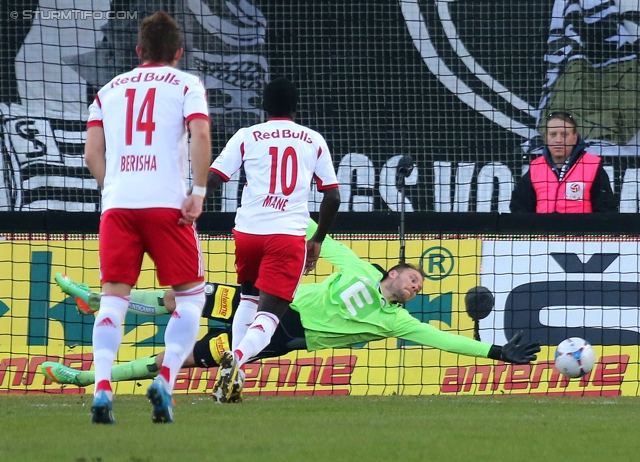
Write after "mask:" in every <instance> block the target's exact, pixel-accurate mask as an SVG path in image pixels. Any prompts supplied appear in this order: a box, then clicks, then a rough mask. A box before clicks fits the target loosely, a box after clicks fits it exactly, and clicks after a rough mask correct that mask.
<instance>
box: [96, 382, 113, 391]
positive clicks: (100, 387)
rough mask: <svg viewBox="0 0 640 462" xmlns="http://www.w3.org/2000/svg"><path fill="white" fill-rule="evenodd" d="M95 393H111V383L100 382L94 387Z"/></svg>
mask: <svg viewBox="0 0 640 462" xmlns="http://www.w3.org/2000/svg"><path fill="white" fill-rule="evenodd" d="M96 391H110V392H112V393H113V390H112V389H111V383H110V382H109V381H108V380H100V381H99V382H98V383H97V385H96Z"/></svg>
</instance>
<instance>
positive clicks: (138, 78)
mask: <svg viewBox="0 0 640 462" xmlns="http://www.w3.org/2000/svg"><path fill="white" fill-rule="evenodd" d="M139 82H164V83H170V84H171V85H180V80H179V79H176V75H175V74H172V73H170V72H169V73H168V74H164V75H163V74H158V75H156V73H155V72H139V73H138V75H135V76H133V77H131V78H129V77H118V78H117V79H114V80H113V81H112V82H111V88H113V87H117V86H118V85H124V84H125V83H139Z"/></svg>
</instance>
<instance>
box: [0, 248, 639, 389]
mask: <svg viewBox="0 0 640 462" xmlns="http://www.w3.org/2000/svg"><path fill="white" fill-rule="evenodd" d="M340 240H341V241H342V242H344V243H345V244H347V245H348V246H350V247H351V248H352V249H353V250H354V251H355V252H356V253H357V254H358V255H359V256H360V257H362V258H366V259H367V260H368V261H370V262H372V263H377V264H379V265H381V266H383V267H387V268H388V267H390V266H392V265H393V264H395V263H396V262H397V255H398V254H399V243H398V241H397V237H394V236H390V237H385V236H357V238H353V237H352V238H350V239H340ZM481 244H482V243H481V241H480V240H478V239H460V238H452V239H440V238H438V239H436V238H431V239H429V238H423V237H422V236H408V237H407V242H406V256H407V262H409V263H413V264H415V265H417V266H420V267H421V268H422V269H423V271H424V273H425V276H426V278H425V281H424V289H423V293H422V294H421V295H419V296H418V297H417V298H416V299H414V300H412V301H411V302H410V303H409V304H407V309H408V310H409V311H410V312H411V313H412V314H413V315H414V316H416V317H418V318H419V319H420V320H422V321H423V322H429V323H431V324H432V325H434V326H436V327H438V328H439V329H442V330H446V331H450V332H452V333H456V334H460V335H464V336H467V337H473V332H474V321H473V320H472V319H471V318H470V317H469V316H468V315H467V313H466V311H465V308H464V302H463V299H464V296H465V294H466V293H467V291H468V290H469V289H471V288H473V287H476V286H478V285H479V273H480V261H481ZM202 248H203V253H204V255H205V258H206V260H205V264H206V268H207V275H206V277H207V280H208V281H210V282H219V283H235V273H234V268H233V251H234V243H233V241H232V240H229V239H227V238H210V239H207V238H204V239H203V241H202ZM97 250H98V241H97V239H96V237H95V236H93V237H91V236H90V237H83V238H77V239H74V238H70V237H68V236H64V237H60V238H59V239H56V238H52V237H48V238H44V237H43V238H42V239H38V238H37V237H35V238H34V236H30V238H29V239H24V240H22V239H19V238H16V236H11V238H10V239H5V240H0V274H3V278H2V279H1V280H0V392H5V393H6V392H10V393H20V392H49V393H91V392H92V391H93V388H92V387H86V388H78V387H75V386H68V385H67V386H60V385H58V384H55V383H51V382H50V381H49V380H47V379H46V378H45V377H44V376H43V375H42V374H41V372H40V365H41V364H42V363H43V362H44V361H59V362H61V363H64V364H66V365H68V366H70V367H74V368H78V369H83V370H89V369H91V367H92V348H91V331H92V326H93V317H92V316H82V315H80V314H78V313H77V312H76V310H75V303H74V301H73V300H72V299H71V298H68V297H67V296H66V295H65V294H63V293H62V292H61V291H60V290H59V288H58V287H57V286H56V285H55V281H54V279H53V277H54V275H55V273H57V272H61V273H66V274H68V275H69V276H70V277H71V278H73V279H74V280H76V281H79V282H80V281H81V282H84V283H85V284H87V285H88V286H89V287H90V288H92V289H93V290H96V291H98V290H99V287H100V285H99V269H98V251H97ZM332 270H333V269H332V267H331V265H329V264H328V263H327V262H324V261H321V262H320V264H319V265H318V268H317V270H316V275H315V276H306V277H305V278H304V279H303V284H304V283H306V282H312V281H315V280H319V279H322V278H324V277H326V276H327V275H328V274H330V273H331V271H332ZM138 288H139V289H157V288H158V285H157V281H156V279H155V272H154V270H153V263H152V262H151V261H150V260H148V259H145V261H144V265H143V271H142V273H141V277H140V279H139V282H138ZM217 296H218V297H222V296H223V294H218V295H217ZM218 305H219V306H222V305H223V304H221V303H220V304H217V305H216V306H218ZM225 307H226V305H225ZM225 313H226V311H225ZM227 314H228V313H227ZM222 317H225V316H222ZM167 318H168V317H167V316H160V317H151V316H141V315H137V316H135V315H131V316H129V315H128V316H127V319H126V320H125V330H124V337H123V343H122V347H121V349H120V352H119V355H118V358H117V362H118V363H124V362H127V361H130V360H133V359H135V358H140V357H145V356H149V355H153V354H157V353H159V352H160V351H162V349H163V344H162V342H163V333H164V328H165V327H166V322H167ZM208 327H209V323H208V320H207V319H203V320H202V323H201V332H200V334H201V335H204V334H205V333H206V332H207V329H208ZM595 348H596V352H597V354H598V361H597V364H596V366H595V367H594V369H593V371H592V372H591V373H590V374H588V375H587V376H585V377H583V378H582V379H573V380H571V381H569V380H567V379H566V378H563V377H562V376H559V374H558V372H557V371H556V370H555V368H554V367H553V353H554V350H553V348H551V347H543V350H542V352H541V354H540V355H539V360H538V361H537V362H536V363H534V364H532V365H528V366H516V365H508V364H504V363H501V362H494V361H491V360H486V359H479V358H471V357H465V356H459V355H455V354H452V353H447V352H443V351H440V350H435V349H432V348H426V347H422V346H419V345H415V344H410V343H409V342H404V341H400V340H397V339H393V338H388V339H383V340H378V341H374V342H370V343H368V344H366V345H355V346H353V347H352V348H343V349H334V350H323V351H319V352H313V353H312V352H307V351H306V350H299V351H294V352H292V353H289V354H287V355H285V356H282V357H279V358H268V359H263V360H261V361H258V362H255V363H252V364H249V365H247V369H246V372H247V379H246V382H245V394H246V395H251V394H268V395H311V394H314V395H318V394H353V395H383V394H385V395H387V394H394V393H396V394H411V395H418V394H422V395H432V394H447V395H456V394H457V395H464V394H536V393H541V394H564V395H571V394H580V395H621V394H623V395H632V396H635V395H637V394H638V384H639V383H640V380H639V379H640V377H639V371H638V363H639V359H640V358H639V348H638V347H637V346H624V347H621V346H607V347H597V346H596V347H595ZM216 374H217V369H215V368H212V369H203V368H192V369H183V370H182V371H181V372H180V374H179V376H178V380H177V383H176V387H175V390H176V392H177V393H204V392H207V391H210V390H211V388H212V386H213V382H214V380H215V378H216ZM140 383H141V381H129V382H120V383H118V384H117V386H116V387H117V388H116V391H117V392H118V393H131V394H142V393H144V392H145V390H146V386H140ZM143 385H146V383H143Z"/></svg>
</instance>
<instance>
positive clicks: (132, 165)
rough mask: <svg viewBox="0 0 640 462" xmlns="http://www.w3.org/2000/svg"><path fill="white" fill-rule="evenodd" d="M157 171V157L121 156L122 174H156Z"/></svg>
mask: <svg viewBox="0 0 640 462" xmlns="http://www.w3.org/2000/svg"><path fill="white" fill-rule="evenodd" d="M157 169H158V168H157V163H156V156H155V155H141V156H120V171H121V172H151V171H153V172H155V171H156V170H157Z"/></svg>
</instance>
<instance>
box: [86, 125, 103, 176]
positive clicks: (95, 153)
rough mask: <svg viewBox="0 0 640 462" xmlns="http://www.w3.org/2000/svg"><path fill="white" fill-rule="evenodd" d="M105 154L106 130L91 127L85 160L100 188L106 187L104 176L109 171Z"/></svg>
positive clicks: (88, 132) (88, 130)
mask: <svg viewBox="0 0 640 462" xmlns="http://www.w3.org/2000/svg"><path fill="white" fill-rule="evenodd" d="M105 153H106V144H105V140H104V129H103V128H102V127H99V126H93V127H89V128H88V129H87V141H86V143H85V146H84V160H85V162H86V163H87V167H89V171H90V172H91V175H93V177H94V178H95V179H96V181H97V182H98V185H100V188H102V187H103V186H104V175H105V171H106V169H107V161H106V157H105Z"/></svg>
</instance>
